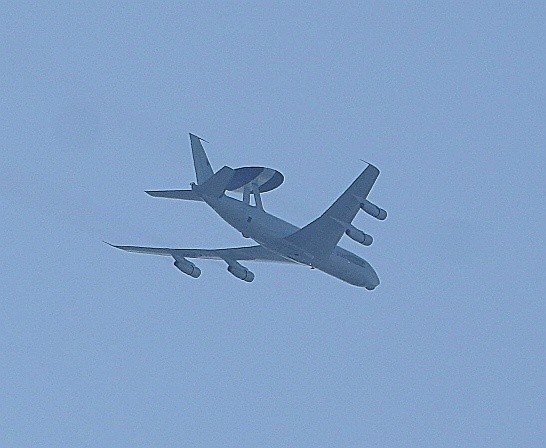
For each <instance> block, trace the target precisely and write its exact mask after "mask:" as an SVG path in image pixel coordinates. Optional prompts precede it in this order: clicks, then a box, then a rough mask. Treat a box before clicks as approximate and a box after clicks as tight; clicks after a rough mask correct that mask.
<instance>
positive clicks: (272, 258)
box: [107, 243, 293, 263]
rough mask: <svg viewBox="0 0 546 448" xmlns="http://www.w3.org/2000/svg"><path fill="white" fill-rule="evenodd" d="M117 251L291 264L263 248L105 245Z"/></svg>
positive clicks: (289, 261)
mask: <svg viewBox="0 0 546 448" xmlns="http://www.w3.org/2000/svg"><path fill="white" fill-rule="evenodd" d="M107 244H109V245H110V246H112V247H116V248H117V249H122V250H126V251H128V252H137V253H141V254H150V255H164V256H169V257H176V256H178V257H183V258H201V259H209V260H224V261H263V262H271V263H293V261H291V260H288V259H286V258H283V257H281V256H279V255H277V254H275V253H273V252H270V251H269V250H267V249H266V248H265V247H263V246H247V247H230V248H225V249H171V248H167V247H141V246H116V245H114V244H110V243H107Z"/></svg>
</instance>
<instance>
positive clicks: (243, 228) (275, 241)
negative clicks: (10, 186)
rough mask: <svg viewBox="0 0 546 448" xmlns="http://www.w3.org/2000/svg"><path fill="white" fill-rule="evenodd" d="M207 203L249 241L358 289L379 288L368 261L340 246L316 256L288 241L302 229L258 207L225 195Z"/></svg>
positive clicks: (375, 275)
mask: <svg viewBox="0 0 546 448" xmlns="http://www.w3.org/2000/svg"><path fill="white" fill-rule="evenodd" d="M203 200H204V201H205V202H206V203H207V204H208V205H209V206H210V207H212V209H213V210H214V211H215V212H216V213H218V215H219V216H220V217H221V218H222V219H223V220H224V221H226V222H227V223H228V224H230V225H231V226H232V227H234V228H235V229H237V230H238V231H239V232H241V233H242V235H243V236H244V237H245V238H251V239H253V240H254V241H256V242H257V243H258V244H260V245H262V246H263V247H264V248H266V249H267V250H269V251H271V252H273V253H275V254H277V255H280V256H281V257H283V258H285V259H288V260H291V261H293V262H294V263H298V264H303V265H307V266H310V267H312V268H316V269H319V270H321V271H323V272H325V273H327V274H329V275H332V276H334V277H336V278H339V279H340V280H343V281H344V282H347V283H350V284H351V285H354V286H361V287H365V288H366V289H369V290H372V289H374V288H375V287H376V286H377V285H379V278H378V276H377V274H376V272H375V271H374V269H373V268H372V267H371V266H370V264H369V263H368V262H367V261H366V260H364V259H362V258H360V257H359V256H358V255H356V254H354V253H352V252H349V251H348V250H346V249H343V248H341V247H339V246H336V247H335V249H334V250H333V251H332V253H331V254H330V255H329V256H328V257H325V258H317V257H314V256H313V254H310V253H306V252H305V250H304V249H303V248H301V247H297V246H295V245H293V244H291V243H290V242H289V241H287V240H286V239H285V238H286V237H287V236H289V235H291V234H293V233H294V232H296V231H297V230H299V227H296V226H295V225H293V224H290V223H288V222H286V221H284V220H282V219H280V218H278V217H276V216H273V215H271V214H269V213H267V212H266V211H264V210H263V209H261V208H259V207H256V206H255V205H254V206H253V205H250V204H246V203H244V202H242V201H239V200H237V199H234V198H232V197H229V196H225V195H223V196H221V197H220V198H211V197H203Z"/></svg>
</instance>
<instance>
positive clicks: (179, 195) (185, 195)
mask: <svg viewBox="0 0 546 448" xmlns="http://www.w3.org/2000/svg"><path fill="white" fill-rule="evenodd" d="M146 193H148V194H149V195H150V196H153V197H154V198H168V199H183V200H185V201H202V200H203V199H201V196H199V195H198V194H197V193H195V191H193V190H157V191H147V192H146Z"/></svg>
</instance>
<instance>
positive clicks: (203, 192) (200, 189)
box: [192, 166, 235, 198]
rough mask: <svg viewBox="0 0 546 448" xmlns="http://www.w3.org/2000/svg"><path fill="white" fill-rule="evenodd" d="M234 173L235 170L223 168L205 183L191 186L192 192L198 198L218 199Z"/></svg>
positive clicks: (227, 167)
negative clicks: (198, 196) (194, 192)
mask: <svg viewBox="0 0 546 448" xmlns="http://www.w3.org/2000/svg"><path fill="white" fill-rule="evenodd" d="M234 173H235V170H234V169H233V168H230V167H229V166H225V167H223V168H222V169H221V170H220V171H218V172H217V173H215V174H213V175H212V177H211V178H210V179H208V180H207V181H206V182H205V183H203V184H200V185H199V184H198V185H195V184H193V185H192V190H194V191H196V192H197V194H199V195H200V196H209V197H213V198H219V197H220V196H222V195H223V194H224V192H225V191H226V189H227V187H228V185H229V182H230V181H231V179H232V178H233V175H234Z"/></svg>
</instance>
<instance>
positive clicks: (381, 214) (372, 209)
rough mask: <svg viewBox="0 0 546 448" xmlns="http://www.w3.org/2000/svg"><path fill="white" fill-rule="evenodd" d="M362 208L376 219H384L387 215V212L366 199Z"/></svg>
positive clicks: (361, 205)
mask: <svg viewBox="0 0 546 448" xmlns="http://www.w3.org/2000/svg"><path fill="white" fill-rule="evenodd" d="M360 208H361V209H362V210H364V211H365V212H366V213H367V214H368V215H370V216H373V217H374V218H376V219H379V220H381V221H383V220H384V219H385V218H386V217H387V212H386V211H385V210H383V209H382V208H379V207H378V206H377V205H375V204H372V203H371V202H370V201H367V200H364V202H362V203H361V204H360Z"/></svg>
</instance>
